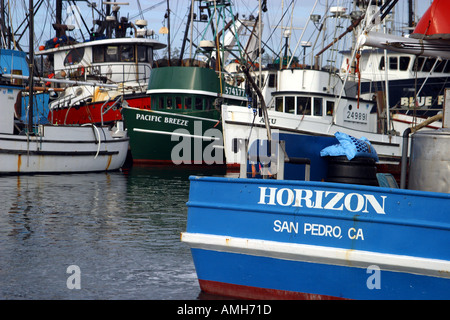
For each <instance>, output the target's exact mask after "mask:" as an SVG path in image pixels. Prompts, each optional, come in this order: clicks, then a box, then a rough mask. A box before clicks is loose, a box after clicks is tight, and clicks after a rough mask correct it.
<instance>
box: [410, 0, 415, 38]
mask: <svg viewBox="0 0 450 320" xmlns="http://www.w3.org/2000/svg"><path fill="white" fill-rule="evenodd" d="M414 25H415V23H414V0H408V27H409V28H408V29H409V33H412V32H413V30H414Z"/></svg>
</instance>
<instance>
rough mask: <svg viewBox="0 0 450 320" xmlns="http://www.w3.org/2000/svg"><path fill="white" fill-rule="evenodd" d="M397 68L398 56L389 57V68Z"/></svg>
mask: <svg viewBox="0 0 450 320" xmlns="http://www.w3.org/2000/svg"><path fill="white" fill-rule="evenodd" d="M397 69H398V57H389V70H397Z"/></svg>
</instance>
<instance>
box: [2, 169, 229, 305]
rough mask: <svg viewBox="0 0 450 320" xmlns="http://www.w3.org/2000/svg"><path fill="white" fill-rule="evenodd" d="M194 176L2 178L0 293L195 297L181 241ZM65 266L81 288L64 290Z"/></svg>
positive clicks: (135, 172) (174, 172)
mask: <svg viewBox="0 0 450 320" xmlns="http://www.w3.org/2000/svg"><path fill="white" fill-rule="evenodd" d="M196 173H198V172H195V171H186V170H185V169H180V168H176V169H169V168H143V167H133V168H131V169H130V170H129V171H124V172H113V173H93V174H81V175H78V174H77V175H34V176H19V177H18V176H2V177H0V299H197V298H199V295H200V288H199V286H198V282H197V277H196V273H195V268H194V265H193V262H192V258H191V254H190V250H189V248H188V247H187V245H186V244H184V243H181V242H180V232H182V231H184V230H185V229H186V216H187V207H186V202H187V200H188V196H189V181H188V176H189V175H190V174H196ZM203 174H205V172H203ZM206 174H216V175H223V173H222V172H220V171H213V172H207V173H206ZM70 265H77V266H78V267H79V268H80V271H81V277H80V280H81V282H80V283H81V289H79V290H78V289H68V287H67V279H68V277H69V276H71V274H69V273H67V268H68V267H69V266H70Z"/></svg>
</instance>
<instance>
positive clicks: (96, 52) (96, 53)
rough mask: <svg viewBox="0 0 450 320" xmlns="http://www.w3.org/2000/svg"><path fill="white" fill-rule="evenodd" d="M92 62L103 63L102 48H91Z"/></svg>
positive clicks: (103, 54) (103, 50)
mask: <svg viewBox="0 0 450 320" xmlns="http://www.w3.org/2000/svg"><path fill="white" fill-rule="evenodd" d="M92 54H93V61H94V63H95V62H105V48H104V47H103V46H94V47H93V48H92Z"/></svg>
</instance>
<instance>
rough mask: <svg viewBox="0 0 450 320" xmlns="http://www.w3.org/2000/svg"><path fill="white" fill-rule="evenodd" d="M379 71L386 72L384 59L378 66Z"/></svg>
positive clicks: (382, 58)
mask: <svg viewBox="0 0 450 320" xmlns="http://www.w3.org/2000/svg"><path fill="white" fill-rule="evenodd" d="M378 70H384V57H381V60H380V64H379V66H378Z"/></svg>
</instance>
